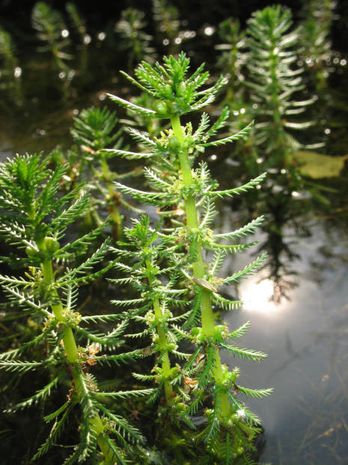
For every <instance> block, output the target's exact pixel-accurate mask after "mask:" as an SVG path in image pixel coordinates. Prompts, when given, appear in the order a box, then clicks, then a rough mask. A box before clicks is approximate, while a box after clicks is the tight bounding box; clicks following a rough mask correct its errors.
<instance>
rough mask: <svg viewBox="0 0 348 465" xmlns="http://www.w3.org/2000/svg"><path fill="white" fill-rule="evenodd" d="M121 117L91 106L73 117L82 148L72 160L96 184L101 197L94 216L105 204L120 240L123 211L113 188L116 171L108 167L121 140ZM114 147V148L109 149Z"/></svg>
mask: <svg viewBox="0 0 348 465" xmlns="http://www.w3.org/2000/svg"><path fill="white" fill-rule="evenodd" d="M117 126H118V118H117V116H116V114H115V113H113V112H111V111H109V110H107V109H106V108H96V107H90V108H87V109H85V110H82V111H81V113H80V114H79V116H76V117H75V118H74V125H73V128H72V130H71V135H72V136H73V139H74V141H75V143H76V144H77V146H78V148H79V153H78V154H77V157H76V154H74V153H73V154H72V157H70V158H71V163H72V165H75V166H76V169H77V171H78V172H79V173H80V175H81V176H82V177H87V179H88V182H89V183H90V184H93V185H94V186H95V190H96V191H97V192H99V194H101V198H99V199H98V198H97V196H95V198H94V204H95V205H94V211H93V214H94V216H96V215H97V216H98V219H97V222H99V221H100V218H99V215H98V210H100V209H101V208H104V206H105V204H106V206H107V208H108V213H109V215H110V219H111V222H112V234H113V237H114V239H119V238H120V237H121V233H122V216H121V213H120V204H121V197H120V194H119V193H118V192H117V190H116V189H115V187H114V184H113V183H114V181H115V180H116V178H117V174H116V173H114V172H113V171H112V170H111V169H110V166H109V163H110V161H109V160H110V158H111V157H113V156H114V150H115V149H117V148H119V147H120V146H121V143H122V138H121V130H120V129H117ZM111 148H112V149H113V150H112V151H111V150H109V149H111Z"/></svg>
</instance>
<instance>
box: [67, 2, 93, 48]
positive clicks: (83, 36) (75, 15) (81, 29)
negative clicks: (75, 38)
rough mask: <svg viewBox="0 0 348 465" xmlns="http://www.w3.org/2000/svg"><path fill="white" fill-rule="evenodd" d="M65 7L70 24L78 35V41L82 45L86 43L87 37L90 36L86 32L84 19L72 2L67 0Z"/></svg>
mask: <svg viewBox="0 0 348 465" xmlns="http://www.w3.org/2000/svg"><path fill="white" fill-rule="evenodd" d="M65 9H66V11H67V13H68V16H69V18H70V21H71V23H72V25H73V26H74V29H75V31H76V32H77V33H78V35H79V37H80V42H81V43H82V44H84V45H88V43H89V42H88V38H90V36H89V35H88V34H87V26H86V21H85V19H84V18H83V17H82V15H81V13H80V12H79V10H78V9H77V7H76V5H75V4H74V3H71V2H68V3H67V4H66V6H65Z"/></svg>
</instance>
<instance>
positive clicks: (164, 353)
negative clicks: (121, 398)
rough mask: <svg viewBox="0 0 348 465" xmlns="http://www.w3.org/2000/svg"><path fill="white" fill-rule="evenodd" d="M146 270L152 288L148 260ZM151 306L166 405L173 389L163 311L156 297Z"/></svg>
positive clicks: (150, 267)
mask: <svg viewBox="0 0 348 465" xmlns="http://www.w3.org/2000/svg"><path fill="white" fill-rule="evenodd" d="M146 269H147V272H148V282H149V285H150V287H152V285H153V281H154V279H153V277H152V273H151V269H152V265H151V262H150V261H149V260H146ZM152 304H153V309H154V313H155V318H156V321H158V322H159V323H158V324H157V328H156V329H157V334H158V342H159V347H160V350H161V360H162V375H163V379H164V394H165V397H166V401H167V403H169V402H170V401H171V400H172V399H173V388H172V385H171V383H170V375H171V365H170V358H169V354H168V349H167V347H168V344H169V341H168V338H167V334H166V330H165V328H164V327H163V323H162V318H163V311H162V307H161V304H160V301H159V299H158V297H154V298H153V299H152Z"/></svg>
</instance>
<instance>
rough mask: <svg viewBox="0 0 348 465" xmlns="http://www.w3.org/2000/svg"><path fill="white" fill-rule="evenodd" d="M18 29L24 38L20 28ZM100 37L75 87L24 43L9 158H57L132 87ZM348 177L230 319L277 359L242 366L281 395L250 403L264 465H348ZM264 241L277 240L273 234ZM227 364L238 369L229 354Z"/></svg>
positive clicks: (8, 113) (77, 65)
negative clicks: (45, 154) (94, 110)
mask: <svg viewBox="0 0 348 465" xmlns="http://www.w3.org/2000/svg"><path fill="white" fill-rule="evenodd" d="M12 26H13V28H14V29H13V31H15V23H13V24H12ZM208 32H209V31H208ZM100 33H104V35H103V34H100ZM90 34H91V37H92V42H91V44H90V45H89V46H88V47H83V46H80V47H77V49H76V52H75V54H74V58H73V60H72V62H71V68H72V69H75V72H74V75H73V76H72V77H71V79H70V80H69V79H68V80H67V79H66V78H65V77H64V76H63V77H62V76H59V71H57V70H54V69H52V65H51V63H50V60H49V57H48V56H47V55H40V54H39V53H38V52H37V50H36V44H35V40H34V39H33V37H32V36H30V40H29V41H27V40H24V38H23V37H22V38H21V41H20V44H22V45H21V46H20V47H19V48H18V53H17V54H18V67H19V69H20V71H18V74H20V77H18V78H16V79H17V81H16V85H15V86H12V87H11V88H10V89H7V90H6V89H2V90H1V104H0V105H1V106H0V158H2V159H3V158H5V157H6V156H10V155H12V154H13V153H15V152H20V153H24V152H27V151H28V152H32V151H41V150H43V151H47V150H50V149H52V148H54V147H55V146H56V145H57V144H59V145H61V146H63V147H64V146H68V145H69V143H70V142H71V141H70V136H69V131H68V129H69V127H70V125H71V121H72V118H73V116H74V115H76V114H77V113H78V111H79V109H81V108H83V107H86V106H88V105H91V104H98V105H99V104H103V102H104V99H105V93H106V92H107V91H113V90H114V89H115V88H116V87H117V88H120V87H121V88H122V86H124V81H122V80H120V78H119V76H118V70H119V69H122V68H126V66H127V60H126V59H125V57H124V56H123V55H121V54H120V53H118V54H117V55H116V54H115V44H114V42H113V40H115V38H114V36H113V32H112V31H110V29H109V30H105V31H103V30H102V29H98V30H97V29H95V30H93V31H91V32H90ZM15 35H16V34H15ZM17 35H18V34H17ZM28 43H29V45H28ZM24 44H27V45H26V46H24ZM202 44H205V45H207V44H209V36H208V35H207V34H205V33H204V28H203V27H202V28H201V30H200V32H199V33H198V39H197V40H196V41H195V42H193V43H191V44H186V45H185V47H187V48H189V49H190V50H191V51H192V50H196V52H197V54H196V56H195V60H196V61H200V59H201V58H203V57H204V58H207V61H208V62H213V57H212V56H211V55H209V56H207V51H208V49H207V48H206V47H202ZM191 53H192V52H191ZM344 66H345V65H344ZM344 73H345V74H346V71H345V69H343V68H342V69H341V68H340V69H338V70H337V76H338V78H339V79H338V82H340V89H342V92H344V90H345V84H344V82H345V80H342V74H344ZM340 76H341V77H340ZM340 79H341V80H340ZM336 91H337V89H336ZM104 104H105V102H104ZM331 112H332V114H334V115H335V121H334V124H333V131H332V144H331V148H332V151H333V153H337V154H343V153H347V152H348V143H347V139H346V140H344V138H343V139H342V137H341V136H340V137H338V136H337V134H340V135H341V134H343V132H344V129H345V128H346V126H347V125H346V121H345V120H344V119H343V117H340V116H339V117H338V118H337V115H336V112H335V108H333V109H332V110H331ZM329 123H330V122H329ZM335 128H336V129H335ZM335 131H336V132H335ZM224 170H225V168H224V167H222V168H221V169H220V168H219V169H218V172H220V173H221V172H223V171H224ZM225 171H226V172H227V173H228V170H225ZM225 177H226V181H228V182H229V183H231V180H230V179H228V175H226V174H225ZM347 180H348V173H347V169H346V170H345V171H344V172H343V174H342V175H341V177H340V178H336V179H333V180H330V187H331V188H334V189H336V194H331V202H332V206H331V207H330V208H328V209H326V210H325V211H323V210H322V209H318V211H316V210H312V211H311V212H309V213H308V212H307V213H306V214H305V215H303V216H301V214H300V213H298V217H297V218H296V221H297V222H298V223H301V225H302V226H305V229H306V230H307V233H306V235H301V234H299V230H298V229H296V228H294V227H293V226H292V225H290V222H285V224H284V225H283V228H282V230H281V235H282V241H283V243H284V244H285V245H286V246H288V247H290V249H291V250H293V252H294V254H295V255H296V257H293V259H291V258H289V254H286V253H285V247H284V250H282V248H280V249H278V251H277V254H278V255H277V256H274V257H272V256H271V257H270V260H271V263H272V259H273V261H277V260H279V259H280V260H281V261H282V262H283V266H282V267H281V269H280V271H279V270H278V271H279V272H278V273H277V276H276V277H275V276H274V274H273V276H272V272H271V275H270V268H269V269H264V270H262V271H261V272H260V273H259V274H257V275H256V276H254V277H252V278H249V279H246V280H245V281H244V282H243V283H242V284H241V285H240V287H239V289H236V290H235V292H236V293H238V294H239V295H240V297H241V298H242V299H243V301H244V308H243V311H242V312H240V311H238V312H232V313H230V314H228V315H226V316H225V318H226V320H227V321H228V322H229V324H230V325H231V327H233V326H237V325H238V324H239V323H241V322H244V321H246V320H250V321H251V323H252V326H251V329H250V331H249V333H248V335H247V336H245V337H244V339H243V344H245V346H246V347H252V348H255V349H260V350H263V351H265V352H267V353H268V354H269V358H268V359H267V360H266V361H264V362H262V363H261V364H257V363H255V364H252V363H240V361H238V362H237V364H238V366H241V372H242V381H243V382H244V384H245V385H246V386H251V387H273V388H274V393H273V395H272V396H271V397H269V398H267V399H263V400H258V401H248V402H249V405H250V406H251V407H252V408H253V410H254V411H255V412H256V413H257V414H258V415H259V416H260V417H261V418H262V422H263V425H264V428H265V446H264V450H263V454H262V457H261V463H262V464H273V465H346V464H348V281H347V277H348V232H347V231H348V229H347V225H348V221H347V218H348V209H347V196H346V192H345V191H346V190H347V189H346V188H345V189H344V186H347ZM323 183H325V181H323ZM279 195H281V193H280V194H279ZM294 202H298V200H296V199H294ZM289 210H291V205H289ZM300 210H301V208H300V209H298V210H297V211H300ZM220 222H221V227H223V228H226V229H228V228H231V227H234V226H235V224H234V223H235V212H233V210H232V209H231V208H230V206H228V205H226V206H224V207H223V208H222V210H221V220H220ZM291 224H292V223H291ZM259 239H260V241H261V242H263V241H269V240H271V239H270V237H269V236H268V235H267V234H266V233H263V234H260V237H259ZM249 259H250V257H247V256H246V255H243V256H239V257H236V258H234V259H233V260H231V261H230V262H229V263H227V264H226V268H228V269H230V270H231V269H238V268H240V267H241V266H243V265H244V264H246V263H247V261H248V260H249ZM273 271H274V269H273ZM283 294H285V295H283ZM225 361H226V363H228V364H229V365H231V366H233V365H234V363H235V361H234V360H233V359H231V358H229V356H227V355H226V358H225Z"/></svg>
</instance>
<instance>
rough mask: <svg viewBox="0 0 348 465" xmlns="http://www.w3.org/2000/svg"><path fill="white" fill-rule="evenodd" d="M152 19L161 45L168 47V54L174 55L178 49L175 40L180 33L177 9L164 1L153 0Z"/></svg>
mask: <svg viewBox="0 0 348 465" xmlns="http://www.w3.org/2000/svg"><path fill="white" fill-rule="evenodd" d="M153 18H154V20H155V23H156V27H157V35H158V38H159V39H160V41H161V43H162V45H164V46H165V47H168V50H169V53H174V52H175V51H176V50H177V48H178V44H176V43H175V39H177V38H178V37H179V33H180V19H179V11H178V9H177V8H176V7H175V6H174V5H172V4H170V3H168V2H167V1H166V0H153Z"/></svg>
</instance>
